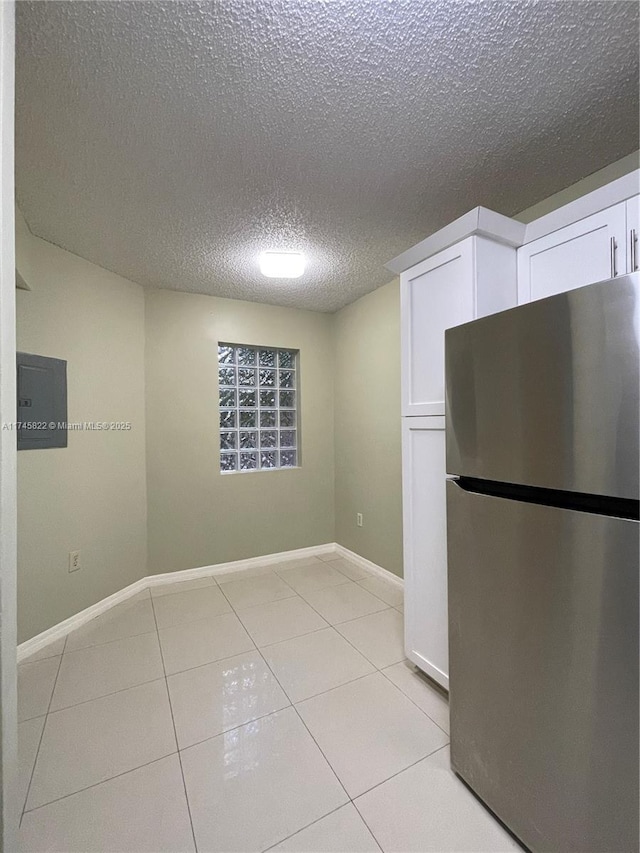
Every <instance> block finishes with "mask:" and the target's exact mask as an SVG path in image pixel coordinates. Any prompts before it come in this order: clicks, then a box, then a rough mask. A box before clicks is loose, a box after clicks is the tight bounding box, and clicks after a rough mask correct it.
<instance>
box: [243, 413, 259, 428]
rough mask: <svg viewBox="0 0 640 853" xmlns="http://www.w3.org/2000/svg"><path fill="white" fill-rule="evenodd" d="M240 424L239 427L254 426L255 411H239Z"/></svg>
mask: <svg viewBox="0 0 640 853" xmlns="http://www.w3.org/2000/svg"><path fill="white" fill-rule="evenodd" d="M240 426H241V427H254V426H256V413H255V412H240Z"/></svg>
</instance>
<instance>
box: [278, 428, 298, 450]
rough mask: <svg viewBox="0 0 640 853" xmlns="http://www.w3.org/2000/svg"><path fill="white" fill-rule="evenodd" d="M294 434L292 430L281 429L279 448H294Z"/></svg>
mask: <svg viewBox="0 0 640 853" xmlns="http://www.w3.org/2000/svg"><path fill="white" fill-rule="evenodd" d="M295 446H296V432H295V430H293V429H283V430H281V431H280V447H295Z"/></svg>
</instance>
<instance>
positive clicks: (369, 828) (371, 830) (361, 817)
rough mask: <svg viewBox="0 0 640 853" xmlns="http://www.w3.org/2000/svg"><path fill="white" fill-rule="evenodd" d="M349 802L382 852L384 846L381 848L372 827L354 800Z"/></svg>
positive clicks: (382, 852)
mask: <svg viewBox="0 0 640 853" xmlns="http://www.w3.org/2000/svg"><path fill="white" fill-rule="evenodd" d="M381 784H382V783H381ZM351 804H352V805H353V807H354V809H355V810H356V812H357V813H358V817H359V818H360V820H361V821H362V822H363V823H364V825H365V826H366V827H367V829H368V830H369V832H370V833H371V837H372V838H373V840H374V841H375V842H376V844H377V845H378V847H379V848H380V851H381V853H384V848H383V846H382V844H380V842H379V841H378V839H377V837H376V835H375V833H374V831H373V829H372V828H371V827H370V826H369V824H368V823H367V821H366V819H365V816H364V815H363V814H362V812H361V811H360V809H359V808H358V806H357V805H356V804H355V802H354V801H353V800H351Z"/></svg>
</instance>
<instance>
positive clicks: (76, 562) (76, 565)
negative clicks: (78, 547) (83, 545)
mask: <svg viewBox="0 0 640 853" xmlns="http://www.w3.org/2000/svg"><path fill="white" fill-rule="evenodd" d="M81 568H82V566H81V565H80V551H69V571H70V572H77V571H78V569H81Z"/></svg>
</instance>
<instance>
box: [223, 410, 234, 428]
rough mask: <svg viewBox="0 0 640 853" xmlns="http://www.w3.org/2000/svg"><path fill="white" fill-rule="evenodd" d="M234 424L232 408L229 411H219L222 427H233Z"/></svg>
mask: <svg viewBox="0 0 640 853" xmlns="http://www.w3.org/2000/svg"><path fill="white" fill-rule="evenodd" d="M235 425H236V413H235V410H234V409H232V410H231V411H230V412H229V411H224V410H223V411H221V412H220V426H221V427H222V428H223V429H233V427H234V426H235Z"/></svg>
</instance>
